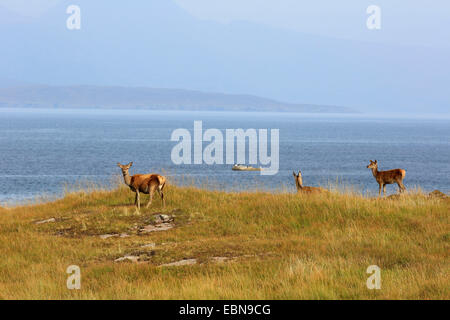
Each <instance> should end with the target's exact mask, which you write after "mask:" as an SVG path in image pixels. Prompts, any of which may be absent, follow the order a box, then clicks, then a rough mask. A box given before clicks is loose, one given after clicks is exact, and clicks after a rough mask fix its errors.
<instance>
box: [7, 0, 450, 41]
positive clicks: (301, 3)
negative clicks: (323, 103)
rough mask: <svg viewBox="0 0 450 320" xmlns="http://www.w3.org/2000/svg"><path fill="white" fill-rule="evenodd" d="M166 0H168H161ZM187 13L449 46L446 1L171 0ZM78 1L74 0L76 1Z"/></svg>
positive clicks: (31, 3)
mask: <svg viewBox="0 0 450 320" xmlns="http://www.w3.org/2000/svg"><path fill="white" fill-rule="evenodd" d="M161 1H170V0H161ZM173 1H175V2H176V3H177V4H178V5H179V6H180V7H182V8H183V9H185V10H186V11H187V12H189V13H190V14H191V15H193V16H195V17H197V18H200V19H205V20H213V21H216V22H222V23H230V22H232V21H237V20H240V21H250V22H256V23H261V24H265V25H269V26H273V27H278V28H285V29H289V30H294V31H299V32H305V33H311V34H317V35H325V36H331V37H337V38H344V39H353V40H359V41H371V42H372V41H375V42H384V43H396V44H414V45H426V46H433V47H447V48H448V47H450V40H449V39H450V1H448V0H433V1H425V0H396V1H392V0H340V1H335V0H315V1H310V0H173ZM59 2H61V0H0V6H4V7H7V8H9V9H11V10H14V11H16V12H18V13H20V14H22V15H24V16H28V17H33V16H39V15H41V14H42V13H44V12H45V11H46V10H48V9H49V8H51V7H52V6H54V5H56V4H57V3H59ZM74 3H76V0H74ZM371 4H375V5H379V6H380V7H381V9H382V30H381V31H379V32H376V33H375V32H368V30H367V29H366V28H365V24H364V21H365V19H366V16H367V14H366V12H365V9H366V8H367V7H368V6H369V5H371Z"/></svg>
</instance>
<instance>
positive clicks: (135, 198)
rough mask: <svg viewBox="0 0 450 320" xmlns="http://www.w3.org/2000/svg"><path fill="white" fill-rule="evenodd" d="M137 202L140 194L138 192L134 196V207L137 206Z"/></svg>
mask: <svg viewBox="0 0 450 320" xmlns="http://www.w3.org/2000/svg"><path fill="white" fill-rule="evenodd" d="M137 201H138V194H137V192H136V195H135V196H134V205H135V206H137Z"/></svg>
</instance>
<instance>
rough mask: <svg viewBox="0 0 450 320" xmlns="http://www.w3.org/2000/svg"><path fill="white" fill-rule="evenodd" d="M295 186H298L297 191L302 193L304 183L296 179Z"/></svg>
mask: <svg viewBox="0 0 450 320" xmlns="http://www.w3.org/2000/svg"><path fill="white" fill-rule="evenodd" d="M295 184H296V186H297V191H300V190H302V189H303V181H302V180H301V179H298V178H297V179H296V180H295Z"/></svg>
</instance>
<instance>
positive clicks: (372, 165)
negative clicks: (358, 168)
mask: <svg viewBox="0 0 450 320" xmlns="http://www.w3.org/2000/svg"><path fill="white" fill-rule="evenodd" d="M367 169H378V161H377V160H375V161H372V160H370V164H369V165H368V166H367Z"/></svg>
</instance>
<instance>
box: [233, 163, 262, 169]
mask: <svg viewBox="0 0 450 320" xmlns="http://www.w3.org/2000/svg"><path fill="white" fill-rule="evenodd" d="M231 170H234V171H261V170H262V169H261V168H255V167H252V166H246V165H243V164H235V165H234V166H233V168H231Z"/></svg>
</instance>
